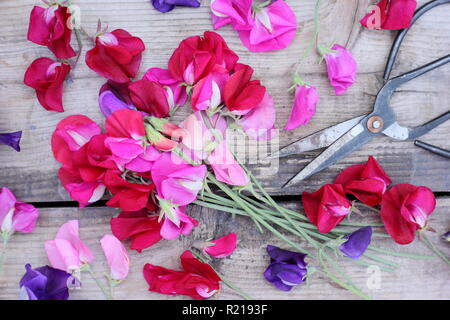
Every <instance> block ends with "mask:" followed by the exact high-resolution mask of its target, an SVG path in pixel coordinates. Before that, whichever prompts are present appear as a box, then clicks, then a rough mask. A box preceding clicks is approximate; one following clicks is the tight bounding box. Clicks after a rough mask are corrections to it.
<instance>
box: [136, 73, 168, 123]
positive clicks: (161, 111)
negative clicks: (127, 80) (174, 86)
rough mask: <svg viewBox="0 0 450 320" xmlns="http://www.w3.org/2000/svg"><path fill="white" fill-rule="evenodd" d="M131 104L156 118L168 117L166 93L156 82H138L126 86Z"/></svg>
mask: <svg viewBox="0 0 450 320" xmlns="http://www.w3.org/2000/svg"><path fill="white" fill-rule="evenodd" d="M128 89H129V90H130V97H131V100H132V101H133V104H134V105H135V106H136V108H138V109H139V110H141V111H144V112H146V113H148V114H150V115H152V116H155V117H158V118H167V117H169V116H170V107H169V103H168V101H167V96H166V91H165V90H164V88H163V86H162V85H160V84H159V83H157V82H152V81H148V80H139V81H136V82H133V83H131V84H130V85H129V86H128Z"/></svg>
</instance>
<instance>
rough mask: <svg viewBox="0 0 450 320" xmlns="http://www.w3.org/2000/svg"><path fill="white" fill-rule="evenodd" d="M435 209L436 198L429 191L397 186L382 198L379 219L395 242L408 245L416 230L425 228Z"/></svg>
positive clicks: (407, 185) (410, 186)
mask: <svg viewBox="0 0 450 320" xmlns="http://www.w3.org/2000/svg"><path fill="white" fill-rule="evenodd" d="M435 208H436V198H435V196H434V194H433V191H431V190H430V189H428V188H426V187H416V186H413V185H410V184H398V185H395V186H394V187H392V188H391V189H389V190H388V191H386V193H385V194H384V196H383V201H382V202H381V219H382V220H383V223H384V226H385V228H386V230H387V232H388V233H389V235H390V236H391V237H392V239H394V241H395V242H397V243H399V244H408V243H411V242H412V241H414V237H415V234H416V231H417V230H419V229H423V228H425V227H426V224H427V219H428V217H429V216H430V215H431V214H432V213H433V211H434V209H435Z"/></svg>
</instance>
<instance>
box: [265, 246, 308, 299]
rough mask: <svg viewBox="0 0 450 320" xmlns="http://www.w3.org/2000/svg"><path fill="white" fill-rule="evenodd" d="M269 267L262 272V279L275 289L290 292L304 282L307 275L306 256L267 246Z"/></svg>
mask: <svg viewBox="0 0 450 320" xmlns="http://www.w3.org/2000/svg"><path fill="white" fill-rule="evenodd" d="M267 253H268V254H269V256H270V265H269V266H268V267H267V269H266V271H264V278H266V280H267V281H269V282H270V283H272V284H273V285H274V286H275V287H276V288H278V289H280V290H283V291H291V290H292V288H293V287H295V286H297V285H299V284H301V283H302V282H304V281H305V279H306V275H307V273H308V268H307V266H308V264H307V263H306V262H305V258H306V254H303V253H299V252H292V251H288V250H283V249H280V248H278V247H275V246H271V245H268V246H267Z"/></svg>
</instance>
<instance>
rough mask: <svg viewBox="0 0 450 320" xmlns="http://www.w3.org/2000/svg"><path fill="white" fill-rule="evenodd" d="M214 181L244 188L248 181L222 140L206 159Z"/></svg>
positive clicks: (226, 144)
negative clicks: (214, 178) (212, 172)
mask: <svg viewBox="0 0 450 320" xmlns="http://www.w3.org/2000/svg"><path fill="white" fill-rule="evenodd" d="M208 162H209V163H210V165H211V167H212V169H213V170H214V175H215V176H216V179H217V180H219V181H221V182H224V183H226V184H229V185H232V186H246V185H247V184H249V182H250V179H249V177H248V176H247V174H246V173H245V171H244V169H242V167H241V166H240V165H239V164H238V163H237V161H236V159H235V158H234V156H233V154H232V153H231V152H230V150H229V148H228V143H227V142H226V141H225V140H223V141H222V142H220V144H219V145H218V146H217V147H216V149H214V151H213V152H212V153H211V155H210V156H209V157H208Z"/></svg>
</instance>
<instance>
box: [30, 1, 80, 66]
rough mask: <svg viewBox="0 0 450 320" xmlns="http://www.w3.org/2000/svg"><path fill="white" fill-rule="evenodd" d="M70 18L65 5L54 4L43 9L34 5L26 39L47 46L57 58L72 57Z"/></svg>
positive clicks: (73, 54)
mask: <svg viewBox="0 0 450 320" xmlns="http://www.w3.org/2000/svg"><path fill="white" fill-rule="evenodd" d="M70 19H71V14H70V11H69V8H67V7H62V6H60V5H57V4H56V5H52V6H50V7H48V8H46V9H44V8H41V7H38V6H35V7H34V8H33V10H32V11H31V14H30V25H29V28H28V40H29V41H31V42H34V43H36V44H39V45H43V46H46V47H48V48H49V49H50V50H51V51H52V52H53V53H54V54H55V56H56V57H57V58H58V59H69V58H72V57H74V56H76V53H75V51H74V50H73V48H72V47H71V45H70V41H71V38H72V30H71V29H70V28H69V27H68V25H69V24H68V22H69V20H70Z"/></svg>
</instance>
